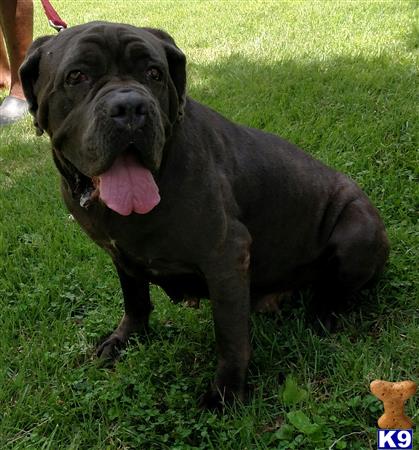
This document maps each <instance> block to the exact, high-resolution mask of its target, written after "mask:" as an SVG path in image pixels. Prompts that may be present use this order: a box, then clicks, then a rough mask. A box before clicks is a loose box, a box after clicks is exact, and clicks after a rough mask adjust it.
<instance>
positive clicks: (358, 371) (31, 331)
mask: <svg viewBox="0 0 419 450" xmlns="http://www.w3.org/2000/svg"><path fill="white" fill-rule="evenodd" d="M53 3H54V6H56V8H57V10H58V11H59V12H60V14H61V15H62V16H63V18H64V19H66V20H67V21H68V22H69V23H70V24H73V25H74V24H78V23H83V22H86V21H89V20H94V19H105V20H111V21H120V22H129V23H133V24H135V25H144V26H155V27H160V28H164V29H166V30H167V31H169V32H170V33H171V34H172V35H173V36H174V38H175V39H176V41H177V43H178V45H179V46H180V47H181V48H182V49H183V50H184V51H185V53H186V55H187V57H188V71H189V94H190V95H191V96H192V97H194V98H196V99H197V100H199V101H202V102H204V103H206V104H208V105H210V106H212V107H213V108H215V109H217V110H218V111H220V112H221V113H223V114H224V115H226V116H227V117H229V118H232V119H234V120H236V121H238V122H240V123H244V124H247V125H250V126H255V127H259V128H263V129H266V130H269V131H272V132H275V133H278V134H280V135H281V136H283V137H285V138H286V139H288V140H290V141H293V142H295V143H296V144H298V145H299V146H301V147H303V148H304V149H306V150H307V151H308V152H310V153H311V154H313V155H314V156H316V157H318V158H320V159H322V160H323V161H325V162H326V163H328V164H329V165H331V166H333V167H335V168H337V169H339V170H341V171H344V172H346V173H347V174H349V175H350V176H351V177H353V178H354V179H355V180H356V181H357V182H358V183H359V184H360V185H361V186H362V188H363V189H364V190H365V191H366V192H367V194H368V195H369V196H370V198H371V199H372V201H373V202H374V203H375V204H376V205H377V206H378V208H379V209H380V211H381V214H382V216H383V218H384V221H385V223H386V226H387V229H388V233H389V237H390V240H391V245H392V253H391V259H390V263H389V265H388V267H387V270H386V273H385V274H384V276H383V277H382V279H381V281H380V283H379V285H378V287H377V288H376V289H375V290H374V291H373V292H370V293H369V294H365V295H364V297H365V298H364V300H366V301H365V303H366V306H365V307H364V309H363V310H362V311H361V312H353V313H351V314H349V315H348V316H346V317H345V319H344V327H343V329H342V330H341V331H339V332H338V333H337V334H334V335H331V336H326V337H320V336H317V335H316V334H313V333H312V332H311V331H310V330H308V329H306V328H305V324H304V321H303V320H302V319H301V317H302V310H301V308H302V307H301V305H297V306H296V307H295V308H290V307H286V308H284V311H283V312H282V313H281V315H280V316H278V317H276V318H272V317H261V316H256V317H254V320H253V331H252V341H253V349H254V354H253V359H252V363H251V368H250V379H249V381H250V385H251V388H252V389H251V391H252V392H251V397H250V400H249V402H248V403H247V404H246V405H237V406H236V407H234V408H231V409H228V410H227V411H225V413H224V415H216V414H212V413H209V412H202V411H200V410H199V409H198V408H197V398H198V397H199V395H200V394H201V393H202V392H203V391H204V390H205V389H206V387H207V385H208V384H209V383H210V381H211V379H212V376H213V372H214V366H215V351H214V338H213V331H212V320H211V310H210V305H208V304H207V303H203V306H202V307H201V309H199V310H191V309H188V308H186V307H183V306H182V305H172V304H171V303H170V302H169V301H168V299H167V298H166V297H165V296H164V295H163V293H162V292H161V291H160V290H159V289H158V288H156V287H153V292H152V294H153V300H154V303H155V306H156V308H155V311H154V313H153V314H152V318H151V326H152V330H153V332H152V335H151V336H150V338H149V339H148V340H147V341H142V342H134V343H132V345H130V347H129V348H128V349H127V351H126V352H125V353H124V355H123V357H122V358H121V360H120V362H119V363H118V364H117V365H116V367H115V368H114V369H113V370H105V369H101V368H99V367H98V365H97V364H96V362H95V358H94V347H95V344H96V343H97V342H98V340H99V339H100V337H101V336H103V335H104V334H106V333H108V332H109V331H110V330H112V329H113V328H114V327H115V325H116V323H117V322H118V320H119V317H120V315H121V312H122V296H121V293H120V290H119V286H118V281H117V277H116V275H115V273H114V270H113V267H112V264H111V261H110V260H109V259H108V257H107V256H106V255H105V254H104V253H103V252H102V251H100V250H99V249H98V248H96V246H95V245H94V244H93V243H92V242H91V241H90V240H89V239H88V238H87V237H85V236H84V234H83V233H82V232H81V231H80V229H79V227H78V226H77V225H76V224H75V223H74V222H73V221H72V220H70V219H69V217H68V213H67V212H66V210H65V209H64V207H63V204H62V202H61V200H60V194H59V182H58V176H57V173H56V170H55V169H54V167H53V164H52V159H51V156H50V150H49V144H48V140H47V138H46V137H42V138H36V137H35V134H34V132H33V130H32V126H31V123H30V119H29V118H28V119H27V120H25V121H24V122H22V123H19V124H16V125H14V126H12V127H7V128H0V212H1V216H0V217H1V219H0V304H1V313H0V326H1V338H0V448H2V449H9V448H14V449H41V448H42V449H54V450H55V449H67V448H68V449H105V448H109V449H128V448H135V449H152V448H155V449H166V448H171V449H193V448H209V449H211V448H213V449H217V450H218V449H256V448H257V449H267V448H269V449H271V448H278V449H286V450H288V449H304V450H305V449H307V450H310V449H329V448H333V449H344V448H348V449H374V448H376V434H375V427H376V420H377V418H378V417H379V416H380V414H381V405H380V403H379V402H378V400H376V399H375V398H373V397H372V396H371V395H370V394H369V391H368V385H369V383H370V381H371V380H373V379H375V378H383V379H388V380H400V379H415V380H418V372H417V369H418V366H419V364H418V348H419V331H418V330H419V328H418V310H419V302H418V289H417V274H418V271H417V269H418V264H417V262H418V253H417V249H418V234H419V232H418V224H417V204H418V198H419V192H418V184H417V181H418V179H417V176H418V167H419V166H418V160H417V156H418V152H417V150H418V141H417V137H418V127H417V113H418V110H417V86H418V85H417V51H418V32H417V30H418V28H417V25H416V23H417V20H418V15H417V3H412V2H407V1H405V2H397V1H388V2H332V1H328V2H311V1H308V2H297V1H294V2H287V3H285V2H284V3H279V2H270V3H267V2H261V1H252V2H250V1H249V2H244V1H239V2H233V1H229V2H227V1H226V2H219V1H218V2H201V1H194V2H180V1H172V2H166V1H165V2H163V1H161V2H160V1H157V2H152V1H143V2H138V1H134V0H130V1H124V2H122V1H119V2H113V1H98V0H95V1H92V0H89V1H83V2H81V1H76V0H55V1H54V2H53ZM35 6H36V18H35V32H36V35H37V36H39V35H43V34H50V33H52V32H51V31H50V29H49V28H48V26H47V24H46V21H45V18H44V17H43V14H42V12H41V8H40V2H35ZM5 94H6V92H3V93H0V95H1V96H4V95H5ZM415 97H416V98H415ZM284 375H285V376H286V377H288V378H287V386H285V385H284V383H283V377H284ZM417 398H418V396H416V400H410V401H409V403H408V407H407V410H408V413H409V415H410V416H411V417H414V418H415V422H416V424H417V423H418V401H417ZM418 434H419V433H417V432H416V435H418ZM416 445H418V439H417V438H416Z"/></svg>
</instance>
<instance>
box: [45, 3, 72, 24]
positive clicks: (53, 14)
mask: <svg viewBox="0 0 419 450" xmlns="http://www.w3.org/2000/svg"><path fill="white" fill-rule="evenodd" d="M41 3H42V6H43V7H44V11H45V15H46V16H47V18H48V22H49V24H50V25H51V26H52V28H54V29H55V30H57V31H61V30H63V29H64V28H67V24H66V23H65V22H64V20H63V19H61V17H60V16H59V15H58V13H57V11H55V9H54V8H53V7H52V5H51V3H50V2H49V0H41Z"/></svg>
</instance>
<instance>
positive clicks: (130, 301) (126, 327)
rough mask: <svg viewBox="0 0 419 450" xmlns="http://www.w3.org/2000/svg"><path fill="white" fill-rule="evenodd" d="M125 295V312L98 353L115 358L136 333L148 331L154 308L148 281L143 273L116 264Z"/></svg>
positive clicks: (104, 356)
mask: <svg viewBox="0 0 419 450" xmlns="http://www.w3.org/2000/svg"><path fill="white" fill-rule="evenodd" d="M116 269H117V271H118V275H119V281H120V283H121V288H122V293H123V296H124V308H125V313H124V315H123V317H122V319H121V322H120V323H119V325H118V327H117V328H116V330H115V331H114V332H113V333H112V334H111V335H110V336H109V337H108V338H107V339H105V340H104V342H103V343H102V344H101V345H100V346H99V347H98V349H97V355H98V356H100V357H101V358H103V359H107V360H111V361H112V360H115V359H117V357H118V356H119V351H120V349H121V348H123V347H124V345H125V344H126V343H127V341H128V339H129V337H130V336H131V335H132V334H134V333H142V332H147V330H148V318H149V316H150V313H151V310H152V304H151V301H150V291H149V283H148V281H147V280H146V279H145V278H144V277H142V276H141V275H137V276H135V277H134V276H132V275H130V274H128V273H126V272H125V271H124V270H123V269H122V268H121V267H119V266H118V265H116Z"/></svg>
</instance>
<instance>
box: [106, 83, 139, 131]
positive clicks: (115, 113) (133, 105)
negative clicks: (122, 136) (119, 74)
mask: <svg viewBox="0 0 419 450" xmlns="http://www.w3.org/2000/svg"><path fill="white" fill-rule="evenodd" d="M147 109H148V108H147V103H146V100H145V99H144V97H143V96H142V95H141V94H139V93H137V92H134V91H131V90H127V91H120V92H116V93H115V94H114V95H113V96H112V98H110V99H109V100H108V111H109V116H110V117H111V119H112V120H113V121H114V122H115V123H116V124H117V125H118V126H119V127H121V128H129V127H130V128H133V129H138V128H142V127H143V126H144V124H145V121H146V116H147Z"/></svg>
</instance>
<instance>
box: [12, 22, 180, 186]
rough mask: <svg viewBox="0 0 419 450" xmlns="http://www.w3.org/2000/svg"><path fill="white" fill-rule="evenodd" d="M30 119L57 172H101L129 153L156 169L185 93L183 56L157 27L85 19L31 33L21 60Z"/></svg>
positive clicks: (93, 173) (155, 171) (151, 169)
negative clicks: (50, 32) (52, 32)
mask: <svg viewBox="0 0 419 450" xmlns="http://www.w3.org/2000/svg"><path fill="white" fill-rule="evenodd" d="M21 78H22V83H23V87H24V91H25V95H26V97H27V99H28V101H29V107H30V111H31V113H32V114H33V115H34V117H35V121H34V122H35V126H36V127H37V129H38V131H39V132H40V133H42V132H43V131H46V132H47V133H48V134H49V136H50V138H51V141H52V145H53V149H54V152H55V155H54V156H55V159H56V162H57V165H59V166H60V165H61V166H62V167H59V169H60V170H61V172H62V173H64V175H65V173H66V171H68V172H71V171H75V170H76V171H78V172H80V174H81V175H83V176H85V177H89V178H91V177H96V176H100V175H101V174H103V173H105V172H106V171H108V169H110V168H111V167H112V165H113V164H114V163H115V161H116V160H117V159H118V158H119V157H120V156H121V155H126V154H128V153H129V154H130V158H135V159H136V160H137V161H138V163H139V164H140V165H141V166H143V167H144V168H146V169H147V170H148V171H150V172H151V173H153V174H156V173H157V172H158V169H159V166H160V163H161V160H162V152H163V148H164V145H165V142H166V139H167V138H168V136H169V135H170V133H171V129H172V127H173V125H174V124H175V123H176V121H178V120H179V118H180V117H181V115H182V109H183V104H184V101H185V78H186V75H185V57H184V55H183V53H182V52H181V51H180V50H179V49H178V48H177V47H176V45H175V43H174V41H173V40H172V38H171V37H170V36H169V35H167V34H166V33H165V32H162V31H160V30H154V29H148V28H136V27H134V26H130V25H121V24H111V23H105V22H93V23H89V24H86V25H80V26H77V27H73V28H69V29H68V30H65V31H62V32H61V33H59V34H58V35H56V36H50V37H49V36H47V37H43V38H40V39H38V40H36V41H35V42H34V43H33V44H32V47H31V48H30V50H29V52H28V56H27V58H26V60H25V62H24V64H23V65H22V67H21Z"/></svg>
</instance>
